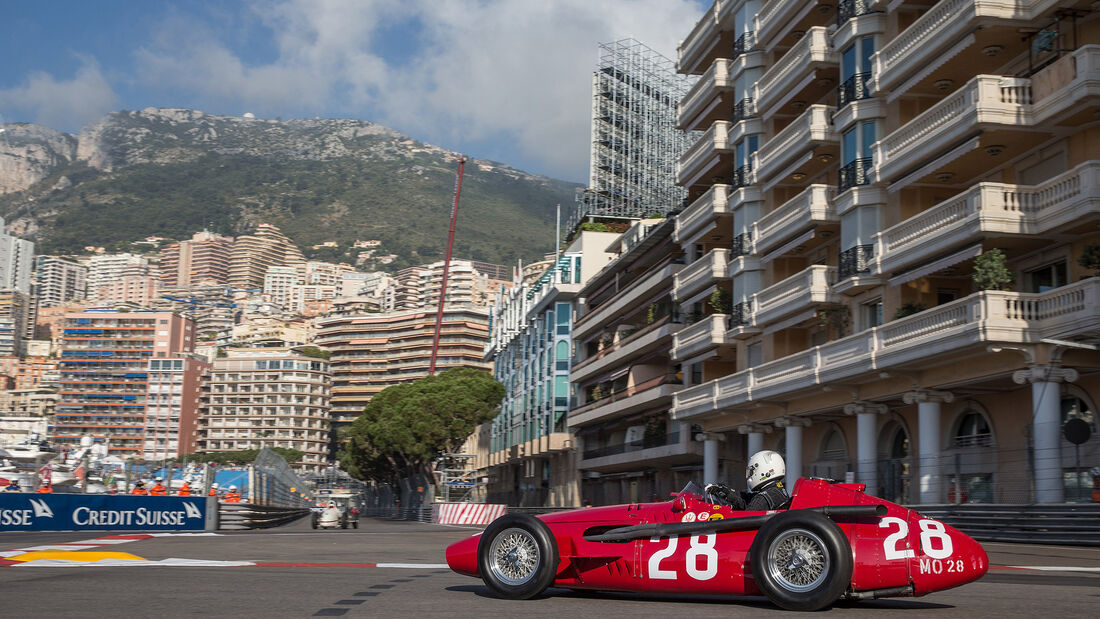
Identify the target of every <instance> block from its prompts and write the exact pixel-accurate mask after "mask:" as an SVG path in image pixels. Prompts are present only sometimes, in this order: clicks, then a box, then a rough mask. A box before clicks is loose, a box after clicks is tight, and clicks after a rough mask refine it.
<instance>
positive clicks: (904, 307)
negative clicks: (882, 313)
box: [894, 301, 928, 320]
mask: <svg viewBox="0 0 1100 619" xmlns="http://www.w3.org/2000/svg"><path fill="white" fill-rule="evenodd" d="M926 309H928V308H927V307H926V306H925V305H924V303H915V302H913V301H906V302H905V303H902V304H901V307H899V308H898V311H896V312H894V320H897V319H898V318H905V317H906V316H912V315H913V314H919V313H921V312H923V311H924V310H926Z"/></svg>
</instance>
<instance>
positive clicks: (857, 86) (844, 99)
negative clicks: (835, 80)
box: [836, 71, 871, 109]
mask: <svg viewBox="0 0 1100 619" xmlns="http://www.w3.org/2000/svg"><path fill="white" fill-rule="evenodd" d="M870 81H871V73H870V72H869V71H868V72H867V73H856V74H855V75H853V76H852V77H849V78H848V79H846V80H844V83H843V84H841V85H840V86H838V87H837V89H836V106H837V108H838V109H839V108H842V107H844V106H845V105H848V103H849V102H851V101H858V100H860V99H867V98H870V96H871V89H870V87H869V85H868V82H870Z"/></svg>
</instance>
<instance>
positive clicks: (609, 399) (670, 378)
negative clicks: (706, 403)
mask: <svg viewBox="0 0 1100 619" xmlns="http://www.w3.org/2000/svg"><path fill="white" fill-rule="evenodd" d="M670 383H672V384H676V385H679V384H680V380H679V379H678V378H676V375H674V374H668V375H665V376H657V377H654V378H651V379H649V380H647V381H643V382H640V383H637V384H636V385H634V386H633V387H627V388H626V389H623V390H622V391H619V392H616V393H613V394H611V395H608V396H604V397H602V398H599V399H594V400H589V401H588V402H586V403H585V404H584V406H581V407H580V408H574V409H573V410H571V411H569V415H570V416H576V415H580V414H582V413H586V412H588V411H590V410H592V409H594V408H597V407H599V406H606V405H608V404H612V403H614V402H618V401H619V400H625V399H626V398H629V397H633V396H635V395H638V394H640V393H644V392H646V391H649V390H650V389H656V388H658V387H660V386H662V385H666V384H670Z"/></svg>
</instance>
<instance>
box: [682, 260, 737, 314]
mask: <svg viewBox="0 0 1100 619" xmlns="http://www.w3.org/2000/svg"><path fill="white" fill-rule="evenodd" d="M729 261H730V250H728V249H712V250H710V251H709V252H707V254H706V255H705V256H703V257H702V258H699V259H698V260H696V261H695V262H693V263H691V264H690V265H688V266H687V267H686V268H685V269H684V270H682V271H680V272H679V273H677V274H676V277H675V278H674V279H673V284H672V298H673V299H675V300H676V301H681V302H682V301H684V300H685V299H688V298H690V297H691V296H692V295H694V294H696V293H698V292H701V291H703V290H705V289H706V288H707V287H709V286H713V285H714V284H715V282H717V281H718V280H720V279H727V278H728V277H729V274H728V269H727V265H728V264H729Z"/></svg>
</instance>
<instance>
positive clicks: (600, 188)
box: [567, 39, 695, 230]
mask: <svg viewBox="0 0 1100 619" xmlns="http://www.w3.org/2000/svg"><path fill="white" fill-rule="evenodd" d="M694 82H695V78H694V77H692V76H684V75H677V73H676V64H675V63H674V62H673V61H671V60H669V59H668V58H665V57H664V56H662V55H661V54H660V53H658V52H656V51H654V50H652V49H650V48H649V47H647V46H646V45H644V44H642V43H640V42H638V41H635V40H633V39H623V40H620V41H615V42H613V43H604V44H601V45H600V59H599V65H598V67H597V69H596V71H595V72H594V73H593V74H592V151H591V159H590V166H591V172H590V175H589V186H588V188H587V189H586V190H585V191H584V192H583V193H581V194H580V195H578V199H577V205H576V208H575V209H574V212H573V213H572V215H570V217H569V221H568V225H567V229H569V230H572V229H574V228H576V227H577V225H578V224H580V223H581V222H582V221H584V220H585V219H588V218H599V219H604V220H607V219H623V220H633V219H639V218H641V217H646V216H651V215H659V216H664V215H665V214H666V213H668V212H670V211H673V210H677V209H679V208H680V207H681V203H682V202H683V199H684V196H685V191H684V189H683V188H681V187H677V186H676V183H675V172H676V161H677V158H678V157H679V156H680V155H681V154H683V153H684V151H685V150H687V147H688V146H689V145H690V144H691V142H693V141H694V137H695V135H694V134H688V133H685V132H684V131H682V130H680V129H679V128H677V126H676V102H677V101H679V100H680V97H682V96H683V95H684V93H686V92H687V91H688V89H689V88H690V87H691V85H692V83H694Z"/></svg>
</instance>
